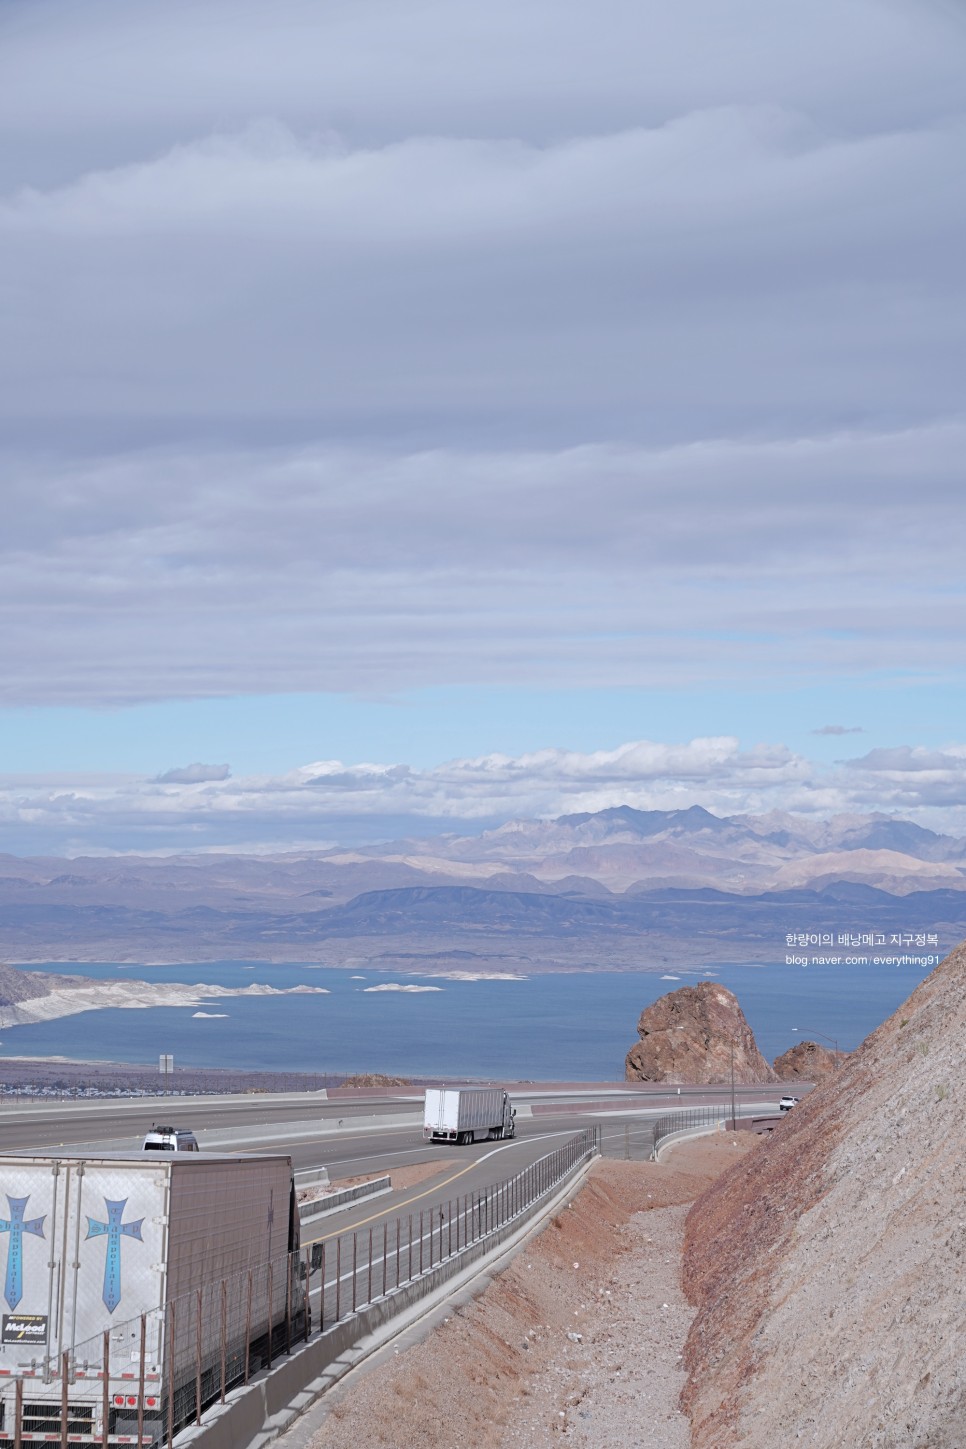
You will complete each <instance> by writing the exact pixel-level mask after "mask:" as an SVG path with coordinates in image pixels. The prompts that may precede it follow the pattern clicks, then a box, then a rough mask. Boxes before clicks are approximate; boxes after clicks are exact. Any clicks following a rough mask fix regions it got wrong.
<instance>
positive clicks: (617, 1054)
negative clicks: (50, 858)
mask: <svg viewBox="0 0 966 1449" xmlns="http://www.w3.org/2000/svg"><path fill="white" fill-rule="evenodd" d="M24 969H29V970H35V971H53V972H65V973H66V972H72V971H76V972H77V973H79V974H82V975H84V976H90V977H98V978H101V979H107V980H111V979H114V980H121V979H125V978H126V979H130V978H136V979H139V980H142V981H183V982H188V983H197V982H206V983H209V984H212V985H218V986H235V987H238V986H242V987H243V986H250V985H251V984H252V983H253V982H260V983H265V984H267V985H271V986H277V987H283V986H298V985H306V986H324V987H327V988H328V990H329V993H330V994H329V995H326V996H281V997H274V998H272V997H269V998H267V999H266V998H264V997H263V998H252V999H249V1000H245V999H243V998H233V997H229V998H227V999H224V1000H219V999H215V1000H214V1001H212V1002H211V1003H210V1004H207V1005H204V1006H202V1007H201V1008H200V1009H201V1010H203V1011H208V1012H212V1013H215V1012H217V1013H222V1012H223V1013H225V1015H224V1017H223V1018H222V1017H219V1018H217V1019H212V1018H207V1019H201V1020H198V1019H195V1018H194V1017H193V1015H192V1013H193V1012H194V1011H195V1010H198V1009H199V1008H196V1007H190V1006H189V1007H155V1008H150V1009H146V1010H137V1011H131V1010H123V1011H122V1010H110V1009H108V1010H103V1011H90V1012H84V1013H82V1014H80V1015H77V1016H70V1017H61V1018H60V1019H58V1020H57V1021H52V1022H46V1023H43V1024H38V1025H35V1026H21V1027H16V1028H13V1029H11V1028H6V1029H4V1030H3V1031H2V1032H0V1036H2V1043H0V1060H2V1058H3V1057H17V1056H64V1057H68V1058H73V1059H76V1060H105V1061H127V1062H150V1061H154V1060H156V1059H157V1056H158V1053H159V1052H170V1053H172V1054H173V1056H174V1059H175V1065H176V1066H207V1067H228V1068H234V1069H235V1070H264V1071H279V1072H280V1071H306V1072H329V1073H338V1072H360V1071H373V1072H375V1071H380V1072H390V1073H398V1074H401V1075H408V1074H412V1075H427V1076H431V1075H439V1076H451V1077H459V1076H464V1075H465V1076H467V1077H503V1078H506V1079H507V1080H520V1079H525V1080H534V1081H549V1080H569V1081H620V1080H621V1079H622V1078H623V1074H624V1056H625V1054H626V1052H627V1051H628V1049H629V1048H630V1047H631V1046H632V1045H633V1044H634V1042H635V1041H636V1039H637V1034H636V1026H637V1018H638V1016H639V1015H640V1012H641V1011H642V1009H643V1008H644V1007H645V1006H648V1005H650V1003H651V1002H652V1001H655V1000H656V999H657V998H658V997H659V996H663V995H664V994H665V992H668V991H673V990H674V989H675V988H676V987H678V986H686V985H693V984H694V983H695V982H697V981H700V980H706V979H713V980H716V981H720V982H721V983H722V984H723V985H725V986H727V987H729V988H730V989H731V990H732V991H734V992H735V993H736V995H737V997H738V1000H739V1001H740V1003H741V1006H742V1008H743V1010H744V1012H745V1015H746V1016H747V1018H748V1020H749V1022H750V1023H751V1026H752V1028H753V1030H754V1032H755V1035H756V1037H757V1039H758V1044H759V1046H760V1048H761V1050H762V1051H763V1052H764V1054H765V1056H766V1057H768V1058H769V1060H770V1059H772V1058H773V1057H775V1056H777V1055H778V1054H779V1053H780V1052H783V1051H785V1050H786V1049H787V1048H788V1047H790V1046H792V1045H793V1044H794V1043H795V1041H796V1040H798V1039H799V1037H809V1036H810V1037H812V1038H813V1039H816V1040H819V1041H822V1039H823V1036H824V1037H825V1038H833V1039H835V1040H837V1041H838V1044H839V1045H840V1046H841V1047H842V1048H846V1049H851V1048H853V1047H855V1046H857V1045H858V1044H859V1042H860V1041H862V1039H863V1038H864V1037H865V1036H867V1035H868V1033H869V1032H870V1031H872V1030H873V1029H874V1028H875V1027H876V1026H878V1025H879V1024H880V1023H881V1022H882V1021H884V1020H885V1018H886V1017H887V1016H890V1015H891V1014H892V1012H893V1011H894V1010H895V1009H896V1008H897V1007H898V1006H899V1005H900V1004H901V1002H903V1001H904V1000H905V998H906V997H907V996H908V995H909V994H910V992H912V991H913V990H914V989H915V987H916V986H917V985H918V984H919V982H920V981H921V980H922V979H923V978H924V977H925V976H927V975H928V974H929V970H930V969H931V968H929V967H926V966H921V967H920V966H874V965H871V964H869V965H863V966H845V965H835V966H807V967H801V966H788V965H786V964H775V965H767V966H734V965H723V966H721V967H718V968H715V969H714V973H713V976H709V974H708V972H709V971H710V970H711V968H703V967H702V968H701V969H700V970H696V971H683V970H677V971H676V972H675V973H674V976H675V979H672V980H668V979H666V978H662V977H661V976H660V975H658V974H656V973H651V972H634V973H631V972H627V973H623V972H622V973H617V972H601V973H598V974H591V973H581V974H571V973H567V974H563V973H560V974H548V975H540V976H534V977H531V978H530V979H528V980H524V981H439V980H438V979H437V980H436V984H438V985H440V986H442V987H443V990H441V991H433V992H425V993H419V994H408V993H404V992H389V991H386V992H375V993H373V992H367V991H366V990H365V989H364V988H366V987H370V986H375V985H379V984H380V983H384V982H385V981H387V980H399V981H405V982H408V983H409V984H419V985H428V984H432V983H433V980H434V978H431V977H386V976H385V975H382V974H380V973H377V972H371V971H369V972H350V971H347V970H342V969H338V970H337V969H329V968H323V969H320V968H318V967H312V966H307V965H305V964H304V963H295V964H289V965H268V964H265V963H255V965H254V967H253V965H252V963H251V962H238V961H219V962H208V963H203V964H201V965H197V966H186V965H180V966H164V967H158V966H133V967H130V966H129V967H119V966H117V965H114V964H109V965H92V964H89V963H86V962H85V963H83V964H78V965H76V966H74V965H70V964H67V963H64V962H59V963H50V964H44V965H36V966H32V967H28V968H24ZM360 977H362V978H363V979H359V978H360ZM795 1027H798V1028H799V1032H798V1033H796V1032H795V1031H794V1030H793V1028H795Z"/></svg>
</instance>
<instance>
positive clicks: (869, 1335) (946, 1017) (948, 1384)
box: [685, 947, 966, 1449]
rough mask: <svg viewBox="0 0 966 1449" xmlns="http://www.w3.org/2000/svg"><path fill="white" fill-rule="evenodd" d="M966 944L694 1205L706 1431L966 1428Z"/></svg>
mask: <svg viewBox="0 0 966 1449" xmlns="http://www.w3.org/2000/svg"><path fill="white" fill-rule="evenodd" d="M964 1038H966V947H960V948H958V949H957V950H956V951H954V952H953V953H952V954H951V955H950V956H948V957H947V958H946V960H945V961H944V962H943V963H942V965H940V966H939V967H937V968H936V970H935V971H934V972H933V973H932V975H931V976H930V977H928V978H927V980H926V981H925V982H924V983H923V984H922V986H920V987H919V988H918V990H917V991H916V992H915V993H914V994H913V995H912V996H911V997H910V998H909V1000H908V1001H907V1002H906V1003H905V1005H904V1006H902V1007H900V1009H899V1010H898V1011H897V1012H896V1014H895V1015H894V1016H893V1017H891V1018H890V1019H889V1021H887V1022H886V1023H884V1025H883V1026H881V1027H879V1029H878V1030H877V1031H875V1032H874V1033H873V1034H872V1036H870V1037H869V1038H868V1039H867V1041H866V1042H864V1043H863V1045H862V1046H861V1047H860V1049H859V1051H858V1052H856V1053H855V1054H854V1055H853V1056H852V1057H850V1058H849V1060H848V1061H847V1062H846V1063H845V1064H844V1065H843V1066H842V1067H840V1069H839V1070H838V1071H837V1072H836V1073H835V1074H834V1076H833V1077H831V1078H830V1079H828V1080H827V1081H826V1082H824V1083H823V1084H822V1085H821V1086H819V1087H818V1088H816V1089H815V1091H814V1092H812V1093H810V1094H809V1096H808V1097H807V1098H806V1099H805V1100H804V1101H803V1102H802V1103H801V1105H800V1106H798V1107H796V1108H795V1110H794V1113H793V1114H792V1118H791V1120H790V1121H789V1122H788V1123H787V1124H786V1126H785V1127H784V1128H783V1130H782V1131H781V1132H780V1133H776V1134H775V1140H774V1141H773V1142H772V1143H770V1144H769V1148H768V1150H767V1151H766V1152H763V1153H761V1154H760V1155H756V1156H754V1157H752V1158H750V1159H749V1160H748V1162H747V1171H745V1172H743V1173H741V1174H729V1175H727V1176H725V1177H723V1178H721V1179H720V1180H719V1182H717V1183H716V1184H715V1186H714V1187H712V1188H711V1190H710V1191H709V1192H708V1193H707V1194H706V1195H705V1197H704V1198H702V1200H701V1201H700V1202H698V1203H696V1204H695V1207H694V1208H693V1209H692V1211H691V1214H690V1216H689V1218H688V1225H687V1240H686V1253H685V1287H686V1289H687V1292H688V1294H689V1297H690V1298H691V1300H692V1302H694V1303H695V1304H696V1305H698V1309H699V1311H698V1314H697V1318H696V1320H695V1323H694V1325H693V1328H692V1330H691V1333H690V1336H689V1340H688V1346H687V1355H686V1362H687V1367H688V1370H689V1379H688V1388H687V1391H686V1395H685V1403H686V1405H687V1407H688V1409H689V1411H690V1413H691V1415H692V1418H693V1434H694V1449H731V1446H736V1445H741V1446H742V1449H774V1446H776V1445H779V1444H796V1445H798V1444H801V1445H802V1446H803V1449H804V1446H806V1445H807V1446H809V1449H840V1446H841V1445H843V1444H854V1445H856V1446H862V1449H962V1446H963V1445H966V1365H964V1361H963V1356H962V1344H963V1342H964V1338H966V1295H964V1293H963V1274H964V1269H966V1262H964V1259H966V1210H964V1206H963V1204H964V1200H966V1118H964V1115H963V1102H962V1099H963V1078H962V1061H963V1040H964Z"/></svg>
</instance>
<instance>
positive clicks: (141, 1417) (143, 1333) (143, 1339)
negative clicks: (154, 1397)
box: [138, 1313, 148, 1449]
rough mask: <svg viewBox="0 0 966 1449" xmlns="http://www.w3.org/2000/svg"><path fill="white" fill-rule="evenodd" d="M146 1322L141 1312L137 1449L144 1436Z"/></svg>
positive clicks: (139, 1448) (139, 1447)
mask: <svg viewBox="0 0 966 1449" xmlns="http://www.w3.org/2000/svg"><path fill="white" fill-rule="evenodd" d="M147 1338H148V1322H147V1317H146V1315H145V1314H143V1313H142V1314H141V1344H140V1352H139V1354H138V1449H141V1440H142V1439H143V1438H144V1355H145V1350H146V1347H147Z"/></svg>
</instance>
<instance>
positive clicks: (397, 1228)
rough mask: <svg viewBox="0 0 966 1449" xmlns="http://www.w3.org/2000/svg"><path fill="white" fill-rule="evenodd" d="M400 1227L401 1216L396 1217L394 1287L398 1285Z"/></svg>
mask: <svg viewBox="0 0 966 1449" xmlns="http://www.w3.org/2000/svg"><path fill="white" fill-rule="evenodd" d="M401 1227H402V1218H397V1219H396V1287H397V1288H398V1287H399V1232H400V1229H401Z"/></svg>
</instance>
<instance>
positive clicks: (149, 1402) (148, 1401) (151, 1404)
mask: <svg viewBox="0 0 966 1449" xmlns="http://www.w3.org/2000/svg"><path fill="white" fill-rule="evenodd" d="M144 1402H145V1403H146V1404H147V1406H148V1408H149V1409H153V1408H154V1406H155V1404H156V1403H157V1402H158V1401H157V1399H145V1401H144Z"/></svg>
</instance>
